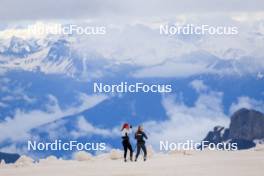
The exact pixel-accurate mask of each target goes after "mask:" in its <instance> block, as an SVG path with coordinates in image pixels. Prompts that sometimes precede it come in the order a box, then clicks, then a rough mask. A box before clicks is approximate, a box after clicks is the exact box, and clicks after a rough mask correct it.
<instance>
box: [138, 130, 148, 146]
mask: <svg viewBox="0 0 264 176" xmlns="http://www.w3.org/2000/svg"><path fill="white" fill-rule="evenodd" d="M135 139H136V140H137V142H138V143H145V140H144V139H148V137H147V135H146V134H145V133H144V132H143V131H138V132H136V133H135Z"/></svg>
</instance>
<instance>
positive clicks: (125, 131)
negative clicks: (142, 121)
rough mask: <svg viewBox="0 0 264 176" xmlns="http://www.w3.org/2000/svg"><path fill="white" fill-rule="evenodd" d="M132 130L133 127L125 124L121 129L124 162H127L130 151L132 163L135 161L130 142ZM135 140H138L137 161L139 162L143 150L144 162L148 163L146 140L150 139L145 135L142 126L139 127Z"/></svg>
mask: <svg viewBox="0 0 264 176" xmlns="http://www.w3.org/2000/svg"><path fill="white" fill-rule="evenodd" d="M131 128H132V126H131V125H129V124H128V123H125V124H124V125H123V127H122V129H121V132H122V144H123V147H124V161H125V162H126V161H127V159H126V156H127V151H128V150H129V152H130V161H133V149H132V145H131V143H130V140H129V134H130V133H131V130H130V129H131ZM135 139H136V140H137V153H136V158H135V161H137V159H138V156H139V154H140V150H141V149H142V150H143V153H144V161H146V159H147V149H146V146H145V140H144V139H148V137H147V135H146V134H145V133H144V131H143V127H142V126H138V129H137V131H136V133H135Z"/></svg>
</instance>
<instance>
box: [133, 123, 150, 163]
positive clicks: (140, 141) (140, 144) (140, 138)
mask: <svg viewBox="0 0 264 176" xmlns="http://www.w3.org/2000/svg"><path fill="white" fill-rule="evenodd" d="M144 138H145V139H148V137H147V135H146V134H145V133H144V132H143V127H142V126H139V127H138V130H137V132H136V133H135V139H136V140H137V154H136V159H135V161H137V158H138V155H139V153H140V150H141V149H142V150H143V153H144V161H146V159H147V149H146V146H145V140H144Z"/></svg>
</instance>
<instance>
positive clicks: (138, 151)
mask: <svg viewBox="0 0 264 176" xmlns="http://www.w3.org/2000/svg"><path fill="white" fill-rule="evenodd" d="M141 149H142V150H143V153H144V159H146V157H147V149H146V146H145V143H137V154H136V159H137V158H138V155H139V153H140V150H141Z"/></svg>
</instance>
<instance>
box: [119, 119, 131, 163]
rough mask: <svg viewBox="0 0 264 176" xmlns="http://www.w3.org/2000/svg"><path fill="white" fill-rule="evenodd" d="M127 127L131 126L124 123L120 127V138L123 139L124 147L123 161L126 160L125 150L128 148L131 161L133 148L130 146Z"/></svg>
mask: <svg viewBox="0 0 264 176" xmlns="http://www.w3.org/2000/svg"><path fill="white" fill-rule="evenodd" d="M129 128H132V126H129V124H128V123H125V124H124V125H123V127H122V129H121V131H122V139H123V140H122V144H123V147H124V161H125V162H126V161H127V159H126V156H127V150H129V152H130V161H133V149H132V146H131V144H130V141H129V133H130V129H129Z"/></svg>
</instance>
